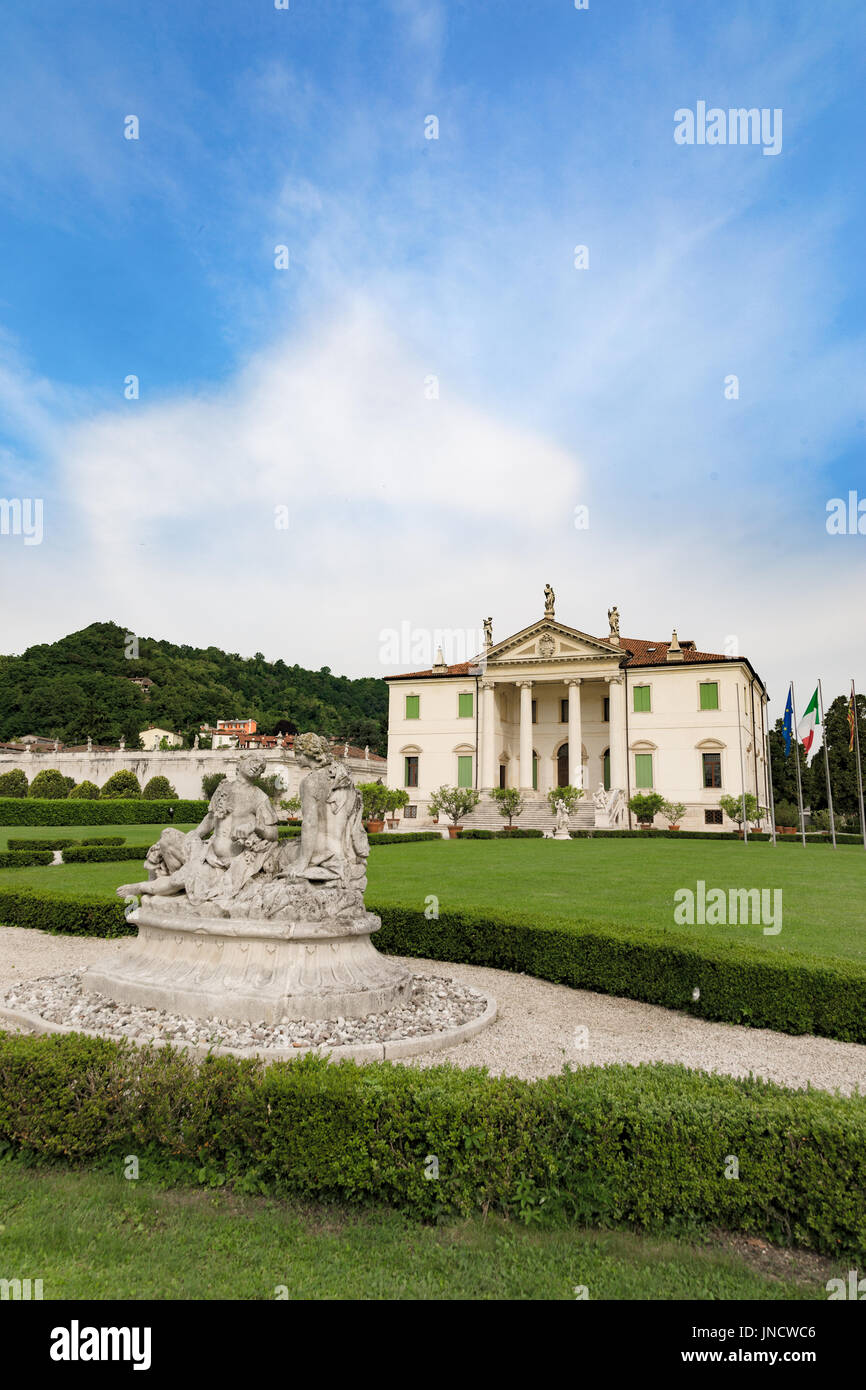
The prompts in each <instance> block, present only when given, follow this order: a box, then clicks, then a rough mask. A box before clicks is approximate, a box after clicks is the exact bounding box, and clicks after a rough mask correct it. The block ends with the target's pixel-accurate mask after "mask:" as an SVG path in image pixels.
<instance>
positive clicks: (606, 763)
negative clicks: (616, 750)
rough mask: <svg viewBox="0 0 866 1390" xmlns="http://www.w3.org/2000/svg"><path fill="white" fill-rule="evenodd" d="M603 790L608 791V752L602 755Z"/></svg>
mask: <svg viewBox="0 0 866 1390" xmlns="http://www.w3.org/2000/svg"><path fill="white" fill-rule="evenodd" d="M603 766H604V789H605V791H606V792H609V791H610V750H608V752H607V753H605V755H604V765H603Z"/></svg>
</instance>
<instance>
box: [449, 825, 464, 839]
mask: <svg viewBox="0 0 866 1390" xmlns="http://www.w3.org/2000/svg"><path fill="white" fill-rule="evenodd" d="M462 829H463V826H462V825H449V827H448V836H449V839H451V840H456V839H457V832H458V830H462Z"/></svg>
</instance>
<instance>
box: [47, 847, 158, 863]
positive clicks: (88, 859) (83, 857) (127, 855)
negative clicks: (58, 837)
mask: <svg viewBox="0 0 866 1390" xmlns="http://www.w3.org/2000/svg"><path fill="white" fill-rule="evenodd" d="M147 851H148V846H147V845H74V846H72V847H71V848H70V849H65V850H63V851H62V857H63V862H64V864H105V863H109V862H111V861H112V860H115V859H143V858H144V856H145V855H146V854H147Z"/></svg>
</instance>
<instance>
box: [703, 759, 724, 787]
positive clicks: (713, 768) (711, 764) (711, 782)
mask: <svg viewBox="0 0 866 1390" xmlns="http://www.w3.org/2000/svg"><path fill="white" fill-rule="evenodd" d="M701 762H702V763H703V765H704V786H705V787H720V786H721V785H722V755H721V753H702V754H701Z"/></svg>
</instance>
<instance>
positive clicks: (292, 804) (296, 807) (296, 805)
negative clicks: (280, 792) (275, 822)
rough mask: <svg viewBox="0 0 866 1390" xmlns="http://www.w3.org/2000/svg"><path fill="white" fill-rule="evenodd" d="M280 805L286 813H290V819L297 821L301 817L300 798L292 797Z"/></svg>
mask: <svg viewBox="0 0 866 1390" xmlns="http://www.w3.org/2000/svg"><path fill="white" fill-rule="evenodd" d="M280 805H281V806H282V808H283V810H284V811H288V813H289V817H290V819H292V820H296V819H297V818H298V816H299V815H300V810H301V798H300V797H299V796H290V797H288V798H287V799H286V800H285V801H281V802H280Z"/></svg>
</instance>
